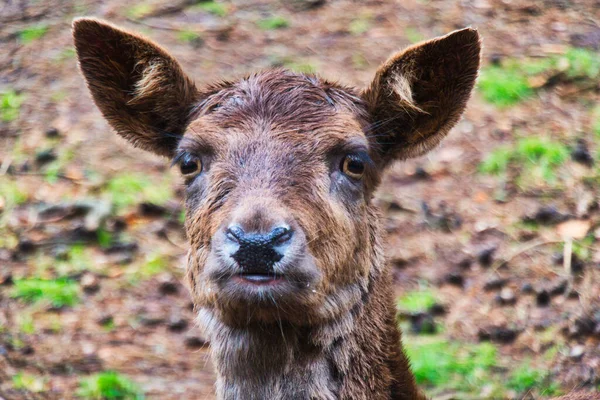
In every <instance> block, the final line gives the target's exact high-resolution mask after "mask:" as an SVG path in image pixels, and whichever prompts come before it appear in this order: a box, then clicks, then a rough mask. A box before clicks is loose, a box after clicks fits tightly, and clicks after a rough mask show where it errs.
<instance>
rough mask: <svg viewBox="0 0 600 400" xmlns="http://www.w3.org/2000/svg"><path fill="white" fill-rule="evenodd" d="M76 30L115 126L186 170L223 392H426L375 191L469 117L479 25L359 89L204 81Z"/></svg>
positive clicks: (192, 240) (266, 78) (266, 75)
mask: <svg viewBox="0 0 600 400" xmlns="http://www.w3.org/2000/svg"><path fill="white" fill-rule="evenodd" d="M73 37H74V42H75V47H76V51H77V58H78V62H79V67H80V70H81V72H82V74H83V77H84V78H85V81H86V83H87V87H88V88H89V90H90V92H91V95H92V98H93V100H94V102H95V104H96V105H97V107H98V108H99V110H100V111H101V113H102V114H103V116H104V118H105V119H106V120H107V121H108V123H109V125H110V126H111V127H112V128H113V129H114V130H115V131H116V133H117V134H118V135H120V136H121V137H123V138H124V139H126V140H127V141H128V142H130V143H131V144H132V145H133V146H135V147H138V148H140V149H143V150H146V151H149V152H151V153H154V154H156V155H158V156H163V157H166V158H167V159H168V160H170V162H171V164H172V165H173V166H174V167H176V168H178V169H179V171H180V172H181V176H182V180H183V185H184V187H185V189H184V191H185V208H186V220H185V224H184V225H185V231H186V234H187V237H188V239H189V252H188V257H187V260H188V261H187V272H186V279H187V282H188V285H189V290H190V293H191V297H192V300H193V303H194V306H195V310H196V315H197V323H198V326H199V327H200V329H201V331H202V333H203V334H204V335H205V336H206V337H207V339H208V340H209V342H210V349H211V357H212V360H213V364H214V366H215V369H216V384H215V386H216V395H217V398H218V399H223V400H229V399H261V400H262V399H328V400H333V399H352V400H357V399H369V400H373V399H382V400H383V399H397V400H409V399H410V400H415V399H416V400H422V399H425V395H424V394H423V392H422V391H421V390H420V389H419V388H418V387H417V384H416V383H415V377H414V375H413V373H412V372H411V370H410V363H409V360H408V358H407V356H406V354H405V353H404V351H403V348H402V341H401V332H400V329H399V327H398V326H397V323H396V317H395V315H396V310H395V305H394V298H393V293H392V279H391V271H390V267H389V266H388V264H387V263H386V261H385V256H384V245H383V241H384V231H383V228H382V224H381V222H380V221H381V218H382V217H381V214H380V211H379V210H378V209H377V207H376V205H375V204H374V201H373V199H374V193H375V190H376V189H377V187H378V185H379V184H380V182H381V180H382V175H383V174H384V172H385V171H386V170H387V169H388V168H389V167H390V165H392V164H393V163H394V162H395V161H399V160H406V159H409V158H413V157H417V156H420V155H423V154H425V153H426V152H428V151H429V150H431V149H433V148H434V147H436V145H438V143H440V141H441V140H442V139H443V138H444V137H446V136H447V135H448V133H449V131H450V130H451V129H452V128H453V127H454V125H455V124H456V123H457V122H458V121H459V119H460V118H461V116H462V114H463V111H464V110H465V107H466V105H467V101H468V100H469V97H470V95H471V92H472V89H473V86H474V83H475V80H476V77H477V74H478V69H479V64H480V52H481V40H480V37H479V34H478V32H477V30H476V29H473V28H465V29H461V30H457V31H454V32H451V33H449V34H447V35H445V36H442V37H438V38H435V39H432V40H428V41H425V42H422V43H419V44H415V45H412V46H410V47H408V48H406V49H404V50H402V51H400V52H397V53H395V54H393V55H392V56H391V57H390V58H389V59H388V60H387V61H386V62H384V63H383V64H382V65H381V66H380V67H379V69H378V70H377V71H376V73H375V76H374V78H373V81H372V83H371V84H370V85H369V86H368V87H367V88H365V89H363V90H357V89H354V88H350V87H347V86H344V85H342V84H339V83H336V82H332V81H329V80H326V79H324V78H320V77H318V76H316V75H311V74H303V73H295V72H291V71H288V70H285V69H269V70H265V71H261V72H256V73H253V74H249V75H247V76H245V77H242V78H240V79H238V80H232V81H222V82H217V83H214V84H212V85H207V86H204V87H197V86H196V85H195V83H194V82H193V81H192V79H191V78H189V77H188V75H186V74H185V72H184V71H183V69H182V67H181V66H180V64H179V63H178V62H177V61H176V60H175V58H174V57H173V56H172V55H170V54H169V53H168V52H167V51H166V50H165V49H163V48H161V47H160V46H159V45H158V44H156V43H154V42H152V41H151V40H150V39H147V38H144V37H143V36H141V35H139V34H136V33H132V32H129V31H126V30H123V29H120V28H118V27H116V26H114V25H111V24H110V23H108V22H104V21H102V20H98V19H94V18H78V19H75V20H74V22H73Z"/></svg>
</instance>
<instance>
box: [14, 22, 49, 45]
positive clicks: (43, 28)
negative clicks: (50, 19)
mask: <svg viewBox="0 0 600 400" xmlns="http://www.w3.org/2000/svg"><path fill="white" fill-rule="evenodd" d="M47 32H48V25H45V24H43V25H33V26H29V27H27V28H25V29H23V30H21V31H19V33H18V36H19V40H20V41H21V43H23V44H27V43H31V42H33V41H35V40H38V39H41V38H42V37H43V36H44V35H45V34H46V33H47Z"/></svg>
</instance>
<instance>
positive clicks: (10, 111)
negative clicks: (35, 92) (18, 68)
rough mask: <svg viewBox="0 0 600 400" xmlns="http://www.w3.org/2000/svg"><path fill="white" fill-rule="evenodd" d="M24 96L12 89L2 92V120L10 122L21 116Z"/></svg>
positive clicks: (0, 114)
mask: <svg viewBox="0 0 600 400" xmlns="http://www.w3.org/2000/svg"><path fill="white" fill-rule="evenodd" d="M24 98H25V96H23V95H22V94H18V93H17V92H15V91H14V90H12V89H11V90H8V91H6V92H0V120H2V121H3V122H10V121H14V120H15V119H17V118H19V114H20V112H21V105H22V104H23V100H24Z"/></svg>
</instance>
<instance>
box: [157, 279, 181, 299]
mask: <svg viewBox="0 0 600 400" xmlns="http://www.w3.org/2000/svg"><path fill="white" fill-rule="evenodd" d="M158 291H159V292H160V293H161V294H162V295H165V296H166V295H174V294H177V293H178V292H179V286H178V285H177V283H176V282H174V281H172V280H165V281H163V282H161V283H160V285H159V286H158Z"/></svg>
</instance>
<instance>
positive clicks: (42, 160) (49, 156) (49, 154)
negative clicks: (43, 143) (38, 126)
mask: <svg viewBox="0 0 600 400" xmlns="http://www.w3.org/2000/svg"><path fill="white" fill-rule="evenodd" d="M56 158H57V156H56V153H55V152H54V149H48V150H42V151H40V152H38V153H37V154H36V155H35V162H36V163H37V164H38V165H44V164H47V163H49V162H52V161H54V160H56Z"/></svg>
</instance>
